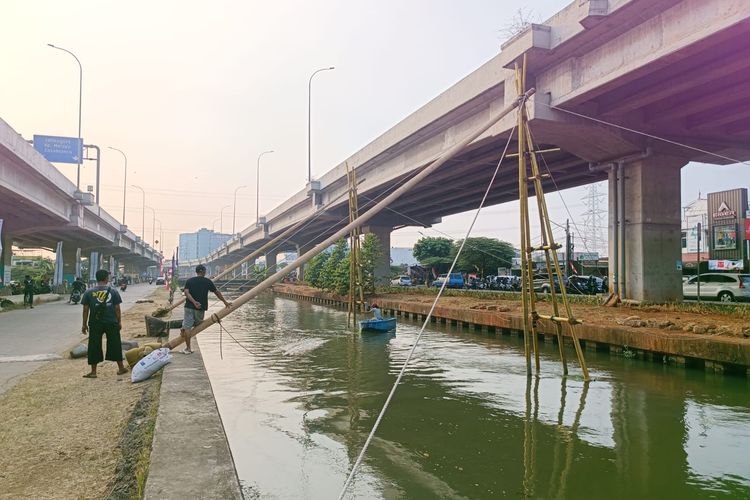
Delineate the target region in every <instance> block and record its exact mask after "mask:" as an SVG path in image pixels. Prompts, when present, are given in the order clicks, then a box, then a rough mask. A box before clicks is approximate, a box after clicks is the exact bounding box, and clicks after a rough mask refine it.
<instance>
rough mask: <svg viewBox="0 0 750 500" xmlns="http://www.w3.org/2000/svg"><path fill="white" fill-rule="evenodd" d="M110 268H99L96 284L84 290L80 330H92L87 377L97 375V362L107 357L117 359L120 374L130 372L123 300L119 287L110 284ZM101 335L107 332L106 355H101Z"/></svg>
mask: <svg viewBox="0 0 750 500" xmlns="http://www.w3.org/2000/svg"><path fill="white" fill-rule="evenodd" d="M108 283H109V271H107V270H105V269H99V270H98V271H97V272H96V286H95V287H93V288H91V289H89V290H87V291H86V293H84V294H83V298H82V299H81V304H83V326H82V327H81V333H82V334H84V335H86V332H88V334H89V355H88V361H89V365H90V366H91V372H89V373H87V374H86V375H84V378H96V365H97V364H99V363H101V362H102V361H104V360H105V359H107V360H109V361H115V362H116V363H117V367H118V368H119V370H118V371H117V374H118V375H122V374H124V373H127V371H128V370H127V368H125V366H124V365H123V364H122V341H121V339H120V330H121V329H122V317H121V315H120V304H122V299H121V298H120V294H119V293H117V290H115V289H114V288H112V287H111V286H109V285H108ZM102 335H107V355H106V357H105V356H103V355H102Z"/></svg>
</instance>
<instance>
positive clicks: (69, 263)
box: [62, 243, 81, 283]
mask: <svg viewBox="0 0 750 500" xmlns="http://www.w3.org/2000/svg"><path fill="white" fill-rule="evenodd" d="M62 252H63V279H64V280H65V281H67V282H68V283H72V282H73V281H75V279H76V277H77V276H80V275H81V249H80V248H76V247H75V246H74V245H72V244H69V245H66V244H65V243H63V247H62Z"/></svg>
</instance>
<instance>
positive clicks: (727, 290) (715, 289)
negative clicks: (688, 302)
mask: <svg viewBox="0 0 750 500" xmlns="http://www.w3.org/2000/svg"><path fill="white" fill-rule="evenodd" d="M698 279H700V286H701V299H707V300H712V299H717V300H719V301H721V302H734V301H750V274H731V273H704V274H701V275H700V276H693V277H692V278H690V279H689V280H687V281H686V282H684V283H683V284H682V295H684V296H685V298H686V299H688V298H689V299H694V298H697V297H698Z"/></svg>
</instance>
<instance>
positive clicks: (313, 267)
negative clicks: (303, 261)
mask: <svg viewBox="0 0 750 500" xmlns="http://www.w3.org/2000/svg"><path fill="white" fill-rule="evenodd" d="M330 256H331V254H330V253H328V252H321V253H319V254H318V255H316V256H315V257H313V258H312V259H310V262H309V263H308V264H307V266H305V281H306V282H307V283H308V284H310V285H311V286H314V287H316V288H322V287H323V285H322V283H321V274H322V272H323V268H325V266H326V263H327V262H328V258H329V257H330Z"/></svg>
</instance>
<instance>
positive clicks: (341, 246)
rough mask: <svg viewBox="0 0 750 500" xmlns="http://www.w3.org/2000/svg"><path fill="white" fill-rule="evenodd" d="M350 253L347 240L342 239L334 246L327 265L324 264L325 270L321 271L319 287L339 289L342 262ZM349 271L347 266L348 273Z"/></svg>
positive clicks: (332, 289) (330, 289)
mask: <svg viewBox="0 0 750 500" xmlns="http://www.w3.org/2000/svg"><path fill="white" fill-rule="evenodd" d="M348 255H349V248H348V246H347V244H346V240H344V239H340V240H339V241H337V242H336V244H335V245H334V246H333V250H331V254H330V256H329V257H328V260H327V261H326V264H325V266H323V270H322V271H321V273H320V274H321V275H320V279H319V282H320V285H318V288H322V289H324V290H329V291H332V292H333V291H336V290H338V288H339V286H340V284H341V279H342V278H341V275H340V267H341V266H342V264H341V262H342V261H343V260H346V257H347V256H348ZM348 272H349V271H348V267H347V274H348Z"/></svg>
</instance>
